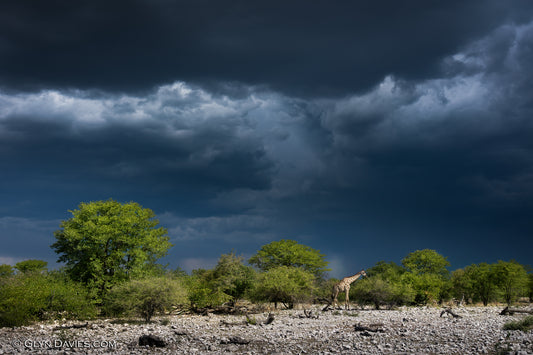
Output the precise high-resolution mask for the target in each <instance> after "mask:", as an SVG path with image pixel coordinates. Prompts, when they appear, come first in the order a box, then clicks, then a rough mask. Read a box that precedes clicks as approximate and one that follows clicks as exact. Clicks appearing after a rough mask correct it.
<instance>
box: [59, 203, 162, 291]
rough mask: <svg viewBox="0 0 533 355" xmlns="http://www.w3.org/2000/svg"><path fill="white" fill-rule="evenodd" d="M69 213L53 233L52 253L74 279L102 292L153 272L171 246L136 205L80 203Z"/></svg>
mask: <svg viewBox="0 0 533 355" xmlns="http://www.w3.org/2000/svg"><path fill="white" fill-rule="evenodd" d="M70 212H71V213H72V218H70V219H68V220H66V221H63V222H61V225H60V227H61V229H60V230H58V231H56V232H55V233H54V235H55V237H56V239H57V241H56V242H55V243H54V244H53V245H52V248H53V249H54V250H55V251H56V252H57V253H58V254H60V257H59V260H58V261H59V262H66V264H67V272H68V273H69V275H70V277H71V278H72V279H73V280H76V281H81V282H83V283H85V284H88V285H91V286H96V287H98V288H99V289H100V291H101V293H103V292H105V290H106V288H107V287H108V286H109V285H110V284H112V283H114V282H116V281H119V280H125V279H128V278H129V277H130V276H139V275H142V274H144V273H146V272H148V271H150V270H153V269H155V268H156V264H155V263H156V261H157V259H158V258H161V257H162V256H164V255H165V254H166V253H167V251H168V249H169V248H170V247H171V243H170V242H169V238H168V236H167V230H166V229H165V228H163V227H158V224H159V221H158V220H157V219H155V214H154V212H153V211H152V210H150V209H147V208H142V207H141V206H140V205H139V204H137V203H135V202H130V203H124V204H122V203H119V202H117V201H114V200H111V199H110V200H107V201H96V202H89V203H81V204H80V205H79V206H78V209H76V210H72V211H70Z"/></svg>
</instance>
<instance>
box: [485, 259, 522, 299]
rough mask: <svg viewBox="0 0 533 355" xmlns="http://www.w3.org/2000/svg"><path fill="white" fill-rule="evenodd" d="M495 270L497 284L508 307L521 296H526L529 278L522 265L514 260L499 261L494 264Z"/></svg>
mask: <svg viewBox="0 0 533 355" xmlns="http://www.w3.org/2000/svg"><path fill="white" fill-rule="evenodd" d="M493 270H494V277H495V283H496V285H497V286H498V288H499V290H500V292H501V294H502V296H503V299H504V300H505V302H506V303H507V304H508V305H511V303H512V302H513V301H515V300H516V298H518V297H519V296H521V295H525V294H526V292H527V283H528V276H527V272H526V270H525V269H524V267H523V266H522V265H520V264H519V263H517V262H516V261H514V260H511V261H501V260H499V261H498V263H496V264H494V266H493Z"/></svg>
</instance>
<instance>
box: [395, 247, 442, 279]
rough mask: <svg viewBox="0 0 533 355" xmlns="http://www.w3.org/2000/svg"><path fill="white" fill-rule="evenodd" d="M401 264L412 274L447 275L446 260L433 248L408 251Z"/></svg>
mask: <svg viewBox="0 0 533 355" xmlns="http://www.w3.org/2000/svg"><path fill="white" fill-rule="evenodd" d="M402 265H403V266H404V267H405V268H406V269H407V270H408V271H409V272H412V273H413V274H416V275H423V274H436V275H442V276H448V273H449V272H448V269H447V267H448V266H450V263H449V262H448V260H447V259H446V258H445V257H444V256H442V255H440V254H439V253H437V252H436V251H435V250H431V249H424V250H417V251H414V252H412V253H409V254H408V255H407V256H406V257H405V258H404V259H403V260H402Z"/></svg>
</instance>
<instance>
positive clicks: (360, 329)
mask: <svg viewBox="0 0 533 355" xmlns="http://www.w3.org/2000/svg"><path fill="white" fill-rule="evenodd" d="M381 326H383V324H370V325H369V326H364V325H361V324H359V323H358V324H356V325H354V330H355V331H356V332H372V333H378V332H379V333H384V332H385V331H384V330H383V329H382V328H380V327H381Z"/></svg>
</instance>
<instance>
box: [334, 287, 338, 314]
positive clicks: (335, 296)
mask: <svg viewBox="0 0 533 355" xmlns="http://www.w3.org/2000/svg"><path fill="white" fill-rule="evenodd" d="M338 295H339V289H338V288H337V287H335V289H334V290H333V309H335V306H336V305H337V306H338V303H337V296H338Z"/></svg>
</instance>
